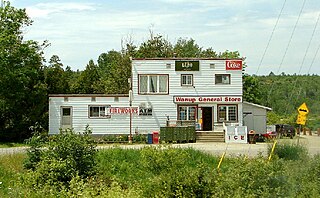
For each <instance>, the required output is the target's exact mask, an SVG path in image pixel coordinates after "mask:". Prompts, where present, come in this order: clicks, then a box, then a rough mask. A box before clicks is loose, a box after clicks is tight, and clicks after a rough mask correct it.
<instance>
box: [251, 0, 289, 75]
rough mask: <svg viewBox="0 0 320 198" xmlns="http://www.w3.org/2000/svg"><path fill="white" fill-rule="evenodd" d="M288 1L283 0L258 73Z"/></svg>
mask: <svg viewBox="0 0 320 198" xmlns="http://www.w3.org/2000/svg"><path fill="white" fill-rule="evenodd" d="M286 2H287V0H284V2H283V4H282V8H281V10H280V12H279V15H278V18H277V21H276V24H275V25H274V27H273V30H272V32H271V35H270V38H269V41H268V43H267V46H266V48H265V49H264V52H263V54H262V57H261V60H260V62H259V65H258V69H257V71H256V74H258V72H259V70H260V67H261V64H262V61H263V59H264V57H265V55H266V53H267V50H268V48H269V45H270V42H271V39H272V37H273V34H274V31H275V29H276V27H277V26H278V23H279V20H280V16H281V14H282V11H283V9H284V6H285V5H286Z"/></svg>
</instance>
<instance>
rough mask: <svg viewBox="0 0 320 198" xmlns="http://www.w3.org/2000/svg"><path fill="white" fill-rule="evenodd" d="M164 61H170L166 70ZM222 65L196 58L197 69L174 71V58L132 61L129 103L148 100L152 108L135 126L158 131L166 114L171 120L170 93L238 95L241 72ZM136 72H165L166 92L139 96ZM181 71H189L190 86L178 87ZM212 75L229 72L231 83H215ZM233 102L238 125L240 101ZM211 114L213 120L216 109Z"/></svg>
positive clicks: (173, 109) (173, 114)
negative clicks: (167, 76)
mask: <svg viewBox="0 0 320 198" xmlns="http://www.w3.org/2000/svg"><path fill="white" fill-rule="evenodd" d="M167 64H171V68H170V69H168V68H167ZM210 64H215V68H214V69H211V68H210ZM225 67H226V66H225V60H199V71H175V60H133V61H132V89H133V98H134V99H133V104H135V105H139V104H140V103H142V102H150V103H151V104H152V107H153V116H152V117H151V116H146V117H145V118H144V121H143V125H141V126H135V127H139V130H142V131H148V130H150V129H151V130H159V128H160V126H165V123H166V118H167V117H166V116H169V118H170V119H171V120H177V105H176V104H175V103H174V102H173V96H177V95H184V96H186V95H188V96H213V95H215V96H242V71H231V70H230V71H226V69H225ZM138 74H140V75H141V74H168V75H169V94H168V95H156V94H155V95H150V94H149V95H139V94H138V85H139V83H138V80H139V79H138ZM181 74H193V85H194V87H192V86H191V87H183V86H181V82H180V78H181ZM215 74H230V76H231V84H227V85H221V84H219V85H216V84H215ZM219 104H222V103H219ZM237 104H238V124H239V125H242V103H237ZM213 106H214V105H213ZM214 113H215V116H214V119H215V121H217V120H216V119H217V117H216V108H215V110H214ZM240 115H241V116H240ZM137 122H138V123H139V122H140V121H138V120H137Z"/></svg>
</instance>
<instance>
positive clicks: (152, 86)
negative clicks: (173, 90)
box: [138, 74, 169, 94]
mask: <svg viewBox="0 0 320 198" xmlns="http://www.w3.org/2000/svg"><path fill="white" fill-rule="evenodd" d="M138 79H139V94H168V92H169V91H168V90H169V89H168V87H169V86H168V84H169V75H167V74H159V75H155V74H150V75H145V74H142V75H138Z"/></svg>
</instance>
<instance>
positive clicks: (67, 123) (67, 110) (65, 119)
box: [60, 107, 72, 129]
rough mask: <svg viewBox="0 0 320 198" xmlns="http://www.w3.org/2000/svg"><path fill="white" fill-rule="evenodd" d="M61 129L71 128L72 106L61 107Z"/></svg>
mask: <svg viewBox="0 0 320 198" xmlns="http://www.w3.org/2000/svg"><path fill="white" fill-rule="evenodd" d="M60 127H61V129H71V128H72V107H61V126H60Z"/></svg>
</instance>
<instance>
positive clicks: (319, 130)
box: [317, 128, 320, 136]
mask: <svg viewBox="0 0 320 198" xmlns="http://www.w3.org/2000/svg"><path fill="white" fill-rule="evenodd" d="M317 132H318V136H320V128H318V130H317Z"/></svg>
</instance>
